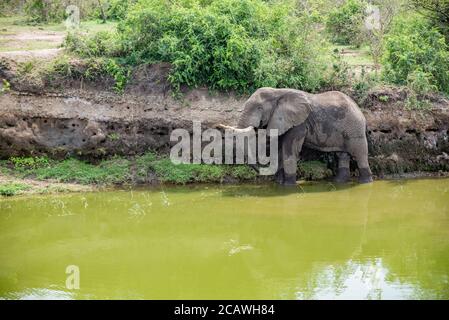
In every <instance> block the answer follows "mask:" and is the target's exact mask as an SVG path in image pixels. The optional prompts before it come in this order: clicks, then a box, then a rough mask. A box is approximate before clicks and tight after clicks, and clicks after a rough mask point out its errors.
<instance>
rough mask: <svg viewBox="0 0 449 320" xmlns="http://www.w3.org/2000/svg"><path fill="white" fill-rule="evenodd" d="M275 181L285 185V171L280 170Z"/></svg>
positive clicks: (275, 176)
mask: <svg viewBox="0 0 449 320" xmlns="http://www.w3.org/2000/svg"><path fill="white" fill-rule="evenodd" d="M274 179H275V181H276V182H277V183H278V184H284V169H279V170H278V172H276V174H275V175H274Z"/></svg>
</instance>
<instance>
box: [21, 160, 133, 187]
mask: <svg viewBox="0 0 449 320" xmlns="http://www.w3.org/2000/svg"><path fill="white" fill-rule="evenodd" d="M129 165H130V163H129V161H128V160H126V159H123V158H115V159H111V160H105V161H102V162H101V163H100V164H99V165H92V164H89V163H87V162H84V161H80V160H77V159H73V158H72V159H67V160H64V161H60V162H54V163H53V164H52V165H51V166H48V167H44V168H37V169H36V170H34V171H32V172H29V174H33V175H35V176H36V178H37V179H40V180H44V179H56V180H58V181H61V182H77V183H82V184H90V183H101V184H111V183H123V182H126V181H127V180H128V179H129Z"/></svg>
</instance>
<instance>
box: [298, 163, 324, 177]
mask: <svg viewBox="0 0 449 320" xmlns="http://www.w3.org/2000/svg"><path fill="white" fill-rule="evenodd" d="M298 173H299V175H300V177H301V178H303V179H306V180H322V179H327V178H329V177H331V176H332V171H331V170H330V169H328V168H327V165H326V163H324V162H320V161H304V162H302V161H301V162H299V163H298Z"/></svg>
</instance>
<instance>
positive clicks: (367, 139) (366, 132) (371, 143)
mask: <svg viewBox="0 0 449 320" xmlns="http://www.w3.org/2000/svg"><path fill="white" fill-rule="evenodd" d="M365 136H366V142H367V144H368V153H369V152H370V151H371V150H372V147H373V141H372V139H371V130H368V126H365Z"/></svg>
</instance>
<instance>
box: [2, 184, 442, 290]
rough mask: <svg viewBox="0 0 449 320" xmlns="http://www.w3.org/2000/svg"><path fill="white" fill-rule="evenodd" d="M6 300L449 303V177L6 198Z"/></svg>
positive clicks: (4, 222)
mask: <svg viewBox="0 0 449 320" xmlns="http://www.w3.org/2000/svg"><path fill="white" fill-rule="evenodd" d="M68 265H76V266H78V267H79V270H80V278H79V279H80V289H79V290H76V289H73V290H70V289H67V288H66V278H67V277H68V276H69V275H67V274H66V267H67V266H68ZM0 298H21V299H36V298H46V299H51V298H58V299H95V298H105V299H110V298H136V299H141V298H144V299H198V298H204V299H206V298H207V299H217V298H223V299H226V298H232V299H340V298H354V299H366V298H368V299H405V298H411V299H430V298H437V299H448V298H449V180H447V179H442V180H414V181H381V182H376V183H374V184H371V185H350V186H345V187H338V188H335V187H334V186H333V185H331V184H325V183H323V184H306V185H302V187H301V188H297V189H293V190H292V189H285V188H282V187H277V186H274V185H257V186H224V187H223V186H195V187H191V186H187V187H174V188H168V187H167V188H159V189H152V190H146V189H139V190H133V191H111V192H99V193H86V194H69V195H60V196H36V197H22V198H13V199H5V198H3V199H2V200H0Z"/></svg>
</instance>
